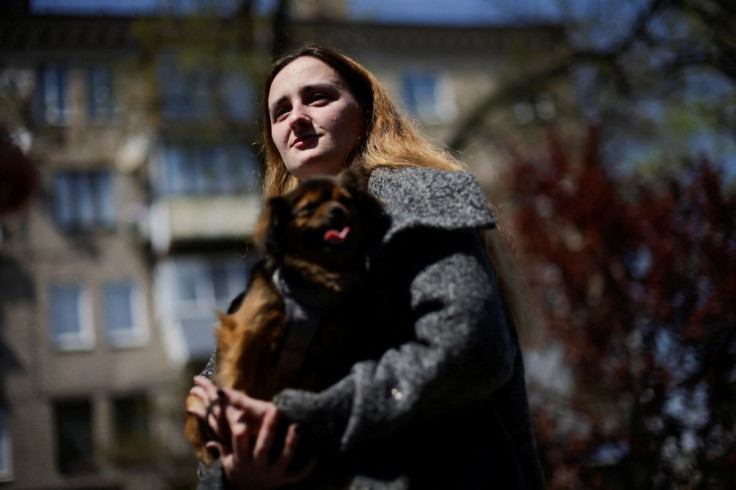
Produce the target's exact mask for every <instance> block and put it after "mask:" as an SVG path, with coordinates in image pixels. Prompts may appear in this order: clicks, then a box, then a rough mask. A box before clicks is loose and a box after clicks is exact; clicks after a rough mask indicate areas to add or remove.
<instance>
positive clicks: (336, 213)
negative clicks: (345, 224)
mask: <svg viewBox="0 0 736 490" xmlns="http://www.w3.org/2000/svg"><path fill="white" fill-rule="evenodd" d="M345 216H347V212H346V211H345V208H344V207H343V206H342V205H341V204H338V203H333V204H330V207H329V208H328V209H327V218H328V219H329V220H336V219H342V218H344V217H345Z"/></svg>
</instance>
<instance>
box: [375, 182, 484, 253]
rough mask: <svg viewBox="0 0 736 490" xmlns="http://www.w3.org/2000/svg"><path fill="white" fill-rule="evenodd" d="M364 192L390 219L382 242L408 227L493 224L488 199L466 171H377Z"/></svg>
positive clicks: (444, 228) (444, 227)
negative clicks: (384, 208)
mask: <svg viewBox="0 0 736 490" xmlns="http://www.w3.org/2000/svg"><path fill="white" fill-rule="evenodd" d="M368 189H369V190H370V192H372V193H373V194H374V195H375V196H376V197H378V198H379V199H380V200H381V201H382V202H383V204H384V206H385V207H386V212H387V213H388V215H389V216H390V217H391V225H390V227H389V229H388V231H387V232H386V236H385V237H384V241H388V240H389V239H390V238H391V237H393V236H394V235H395V234H396V233H398V232H400V231H403V230H407V229H412V228H425V227H426V228H435V229H442V230H461V229H475V228H492V227H494V226H495V224H496V217H495V216H494V214H493V211H492V210H491V206H490V204H489V203H488V199H487V198H486V196H485V194H484V193H483V190H482V189H481V187H480V185H479V184H478V181H477V180H475V178H474V177H473V176H472V174H470V173H469V172H446V171H441V170H434V169H430V168H424V167H407V168H378V169H376V170H374V171H373V172H372V173H371V176H370V178H369V180H368Z"/></svg>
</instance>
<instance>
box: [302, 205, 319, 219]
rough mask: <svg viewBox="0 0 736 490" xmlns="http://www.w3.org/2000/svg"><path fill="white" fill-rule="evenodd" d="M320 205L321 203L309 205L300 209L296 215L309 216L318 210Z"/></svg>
mask: <svg viewBox="0 0 736 490" xmlns="http://www.w3.org/2000/svg"><path fill="white" fill-rule="evenodd" d="M318 205H319V203H316V202H310V203H307V204H305V205H304V206H302V207H301V208H299V210H298V211H297V212H296V215H297V216H301V217H305V216H309V215H311V214H312V213H314V212H315V211H316V210H317V206H318Z"/></svg>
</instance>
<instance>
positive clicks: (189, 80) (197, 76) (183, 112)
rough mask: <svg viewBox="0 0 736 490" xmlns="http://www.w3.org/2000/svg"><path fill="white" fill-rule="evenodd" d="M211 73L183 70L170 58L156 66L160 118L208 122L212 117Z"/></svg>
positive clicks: (177, 62) (195, 69) (199, 68)
mask: <svg viewBox="0 0 736 490" xmlns="http://www.w3.org/2000/svg"><path fill="white" fill-rule="evenodd" d="M212 73H213V72H212V71H210V70H205V69H203V68H202V67H191V68H189V69H185V68H184V67H182V66H181V63H179V60H178V59H177V58H176V56H174V55H173V54H163V55H162V56H161V58H160V60H159V64H158V81H159V87H160V96H161V114H162V116H163V117H164V118H166V119H208V118H211V117H212V116H213V114H214V100H213V94H214V93H215V91H214V83H213V74H212Z"/></svg>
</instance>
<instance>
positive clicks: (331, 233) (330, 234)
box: [324, 226, 350, 242]
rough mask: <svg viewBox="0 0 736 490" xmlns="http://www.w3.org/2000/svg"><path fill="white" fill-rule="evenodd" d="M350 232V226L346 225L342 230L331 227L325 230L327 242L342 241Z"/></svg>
mask: <svg viewBox="0 0 736 490" xmlns="http://www.w3.org/2000/svg"><path fill="white" fill-rule="evenodd" d="M349 233H350V227H349V226H346V227H345V228H343V229H342V230H340V231H337V230H334V229H330V230H327V231H326V232H325V236H324V240H325V241H326V242H341V241H343V240H345V239H346V238H347V237H348V234H349Z"/></svg>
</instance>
